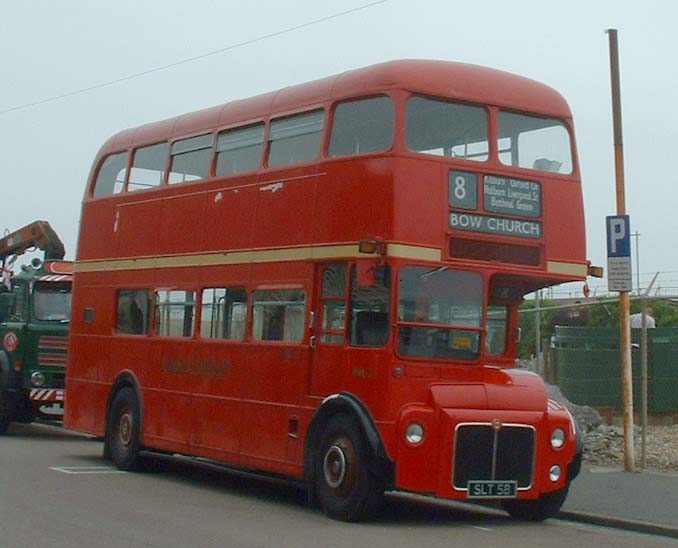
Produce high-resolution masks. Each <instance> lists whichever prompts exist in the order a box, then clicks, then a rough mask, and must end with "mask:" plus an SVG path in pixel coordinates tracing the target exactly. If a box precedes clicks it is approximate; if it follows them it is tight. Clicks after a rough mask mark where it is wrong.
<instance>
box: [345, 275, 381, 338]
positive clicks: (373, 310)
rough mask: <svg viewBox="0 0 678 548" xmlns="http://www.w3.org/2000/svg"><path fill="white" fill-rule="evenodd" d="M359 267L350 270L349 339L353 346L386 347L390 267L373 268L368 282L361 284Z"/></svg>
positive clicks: (363, 281)
mask: <svg viewBox="0 0 678 548" xmlns="http://www.w3.org/2000/svg"><path fill="white" fill-rule="evenodd" d="M357 270H358V267H357V266H354V267H353V269H352V271H351V293H350V321H351V324H350V329H349V331H350V339H349V342H350V344H351V346H370V347H377V346H384V345H385V344H386V343H387V342H388V336H389V326H390V321H389V308H390V303H391V269H390V268H389V267H387V266H386V267H376V266H375V267H373V270H372V272H370V273H369V276H367V278H369V280H368V281H365V280H361V282H362V283H363V284H364V285H360V284H359V283H358V272H357Z"/></svg>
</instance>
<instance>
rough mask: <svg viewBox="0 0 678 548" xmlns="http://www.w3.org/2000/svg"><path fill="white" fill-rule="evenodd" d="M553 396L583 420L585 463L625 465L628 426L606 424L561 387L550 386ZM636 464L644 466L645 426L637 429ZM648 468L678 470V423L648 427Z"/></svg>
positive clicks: (550, 394) (578, 420)
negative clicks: (642, 444)
mask: <svg viewBox="0 0 678 548" xmlns="http://www.w3.org/2000/svg"><path fill="white" fill-rule="evenodd" d="M548 389H549V397H550V398H553V399H554V400H556V401H558V402H560V403H562V404H563V405H564V406H565V407H567V408H568V409H569V411H570V413H572V415H573V416H574V417H575V418H576V419H577V422H579V426H580V427H581V429H582V431H583V432H584V462H588V463H589V464H595V465H599V466H623V463H624V429H623V428H621V427H619V426H609V425H607V424H605V422H604V421H603V419H602V418H601V416H600V415H599V414H598V412H597V411H596V410H595V409H593V408H592V407H587V406H582V405H576V404H573V403H572V402H570V401H569V400H568V399H567V398H566V397H565V396H563V394H562V393H561V392H560V389H559V388H558V387H557V386H552V385H549V386H548ZM633 438H634V440H633V441H634V446H635V460H636V466H637V467H640V458H641V429H640V427H638V426H636V427H635V428H634V436H633ZM645 459H646V462H645V464H646V468H649V469H656V470H673V471H678V425H673V426H648V428H647V435H646V457H645Z"/></svg>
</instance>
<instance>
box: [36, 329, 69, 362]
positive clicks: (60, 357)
mask: <svg viewBox="0 0 678 548" xmlns="http://www.w3.org/2000/svg"><path fill="white" fill-rule="evenodd" d="M67 351H68V338H67V337H49V336H42V337H40V339H39V340H38V365H39V366H40V367H66V363H67V355H66V352H67Z"/></svg>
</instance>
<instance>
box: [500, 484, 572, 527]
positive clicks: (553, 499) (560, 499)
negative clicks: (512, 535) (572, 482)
mask: <svg viewBox="0 0 678 548" xmlns="http://www.w3.org/2000/svg"><path fill="white" fill-rule="evenodd" d="M568 488H569V486H568V487H565V489H561V490H560V491H554V492H552V493H546V494H545V495H542V496H541V497H539V498H538V499H536V500H506V501H504V502H503V503H502V506H503V507H504V510H506V511H507V512H508V513H509V515H510V516H511V517H512V518H514V519H518V520H523V521H544V520H545V519H548V518H552V517H554V516H555V515H556V514H557V513H558V512H559V511H560V507H561V506H562V505H563V503H564V502H565V498H566V497H567V491H568Z"/></svg>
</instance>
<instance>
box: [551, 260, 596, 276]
mask: <svg viewBox="0 0 678 548" xmlns="http://www.w3.org/2000/svg"><path fill="white" fill-rule="evenodd" d="M546 271H547V272H548V273H549V274H564V275H566V276H582V277H586V275H587V274H588V272H589V270H588V267H587V266H586V265H585V264H579V263H563V262H559V261H548V262H547V263H546Z"/></svg>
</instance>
